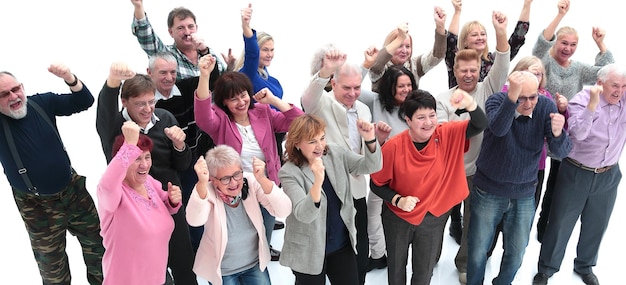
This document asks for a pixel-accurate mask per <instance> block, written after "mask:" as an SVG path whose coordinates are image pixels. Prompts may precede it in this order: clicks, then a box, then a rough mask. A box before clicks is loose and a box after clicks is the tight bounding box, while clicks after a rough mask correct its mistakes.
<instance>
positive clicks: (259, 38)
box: [235, 32, 274, 80]
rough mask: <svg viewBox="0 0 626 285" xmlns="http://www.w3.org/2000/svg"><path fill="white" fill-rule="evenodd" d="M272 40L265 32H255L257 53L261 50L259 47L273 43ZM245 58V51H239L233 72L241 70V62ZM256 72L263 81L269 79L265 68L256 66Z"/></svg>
mask: <svg viewBox="0 0 626 285" xmlns="http://www.w3.org/2000/svg"><path fill="white" fill-rule="evenodd" d="M273 40H274V38H273V37H272V36H271V35H270V34H268V33H266V32H257V33H256V42H257V44H258V45H259V52H260V49H261V46H262V45H263V44H265V43H266V42H267V41H273ZM245 56H246V51H245V49H244V50H243V51H241V55H239V58H237V61H235V70H236V71H239V70H241V68H242V67H243V62H244V60H245ZM257 72H258V73H259V75H261V77H262V78H263V79H265V80H267V78H268V77H269V74H267V71H266V70H265V66H260V65H259V66H258V68H257Z"/></svg>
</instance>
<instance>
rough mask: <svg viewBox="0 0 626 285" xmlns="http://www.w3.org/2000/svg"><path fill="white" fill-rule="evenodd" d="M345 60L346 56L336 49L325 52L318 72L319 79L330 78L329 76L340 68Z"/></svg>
mask: <svg viewBox="0 0 626 285" xmlns="http://www.w3.org/2000/svg"><path fill="white" fill-rule="evenodd" d="M346 59H347V55H346V54H345V53H343V52H341V51H339V50H337V49H330V50H328V51H326V54H325V55H324V59H323V62H322V69H321V70H320V77H322V78H330V76H331V75H332V74H333V73H334V72H335V71H336V70H337V69H339V67H341V66H342V65H343V64H344V63H345V62H346Z"/></svg>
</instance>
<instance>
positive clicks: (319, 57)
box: [311, 44, 336, 75]
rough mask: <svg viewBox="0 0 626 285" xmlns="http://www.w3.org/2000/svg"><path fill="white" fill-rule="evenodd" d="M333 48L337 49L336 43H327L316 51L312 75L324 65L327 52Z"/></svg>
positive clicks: (312, 63) (312, 62) (312, 64)
mask: <svg viewBox="0 0 626 285" xmlns="http://www.w3.org/2000/svg"><path fill="white" fill-rule="evenodd" d="M332 49H336V47H335V45H334V44H325V45H323V46H321V47H320V48H319V49H317V50H316V51H315V53H314V54H313V59H312V60H311V75H315V73H317V72H318V71H320V70H321V69H322V66H324V56H326V52H327V51H329V50H332Z"/></svg>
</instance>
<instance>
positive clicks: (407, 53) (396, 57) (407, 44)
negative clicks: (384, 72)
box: [391, 36, 413, 65]
mask: <svg viewBox="0 0 626 285" xmlns="http://www.w3.org/2000/svg"><path fill="white" fill-rule="evenodd" d="M412 53H413V48H412V47H411V36H408V37H406V39H404V42H402V45H401V46H400V47H398V48H397V49H396V52H394V54H393V57H392V58H391V62H393V64H396V65H400V64H404V63H405V62H406V61H407V60H409V59H410V58H411V54H412Z"/></svg>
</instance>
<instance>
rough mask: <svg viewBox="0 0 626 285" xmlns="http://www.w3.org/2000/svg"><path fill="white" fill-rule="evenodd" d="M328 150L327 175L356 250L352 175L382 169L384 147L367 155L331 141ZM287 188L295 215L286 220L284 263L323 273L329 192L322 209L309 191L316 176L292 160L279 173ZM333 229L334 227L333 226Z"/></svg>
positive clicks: (323, 157)
mask: <svg viewBox="0 0 626 285" xmlns="http://www.w3.org/2000/svg"><path fill="white" fill-rule="evenodd" d="M327 146H328V152H327V154H326V155H324V156H322V161H323V162H324V167H325V168H326V175H328V179H329V180H330V183H331V184H332V185H333V188H334V189H335V192H336V193H337V196H338V197H339V199H340V200H341V203H342V207H341V210H340V215H341V218H342V219H343V222H344V223H345V225H346V227H347V228H348V232H349V234H350V241H351V244H352V249H353V250H354V251H355V252H356V226H355V223H354V216H355V214H356V210H355V209H354V202H353V198H352V193H351V191H350V179H349V177H350V174H361V175H362V174H369V173H372V172H376V171H378V170H380V169H381V168H382V154H381V152H380V146H379V145H378V144H376V151H375V152H374V153H370V152H369V151H368V150H366V151H365V156H363V155H359V154H356V153H354V152H352V151H351V150H350V149H348V148H345V147H342V146H339V145H337V144H332V143H329V144H328V145H327ZM278 177H279V179H280V181H281V183H282V187H283V191H285V194H287V196H289V198H290V199H291V204H292V207H293V209H292V212H291V215H289V216H288V217H287V220H286V221H285V226H286V228H285V238H284V243H283V251H282V253H281V255H280V264H281V265H283V266H287V267H289V268H291V269H292V270H294V271H296V272H300V273H305V274H312V275H317V274H320V273H321V272H322V266H323V265H324V258H325V255H326V230H327V229H326V206H327V202H326V194H325V193H324V191H322V198H321V200H320V206H319V208H318V207H316V206H315V203H313V199H312V198H311V195H310V194H309V190H310V189H311V186H313V182H314V181H315V176H314V175H313V172H312V171H311V169H310V168H309V166H308V165H306V164H305V165H303V166H302V167H298V166H296V165H295V164H293V163H291V162H287V163H285V165H284V166H283V167H282V168H281V169H280V172H278ZM331 230H333V229H331Z"/></svg>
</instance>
